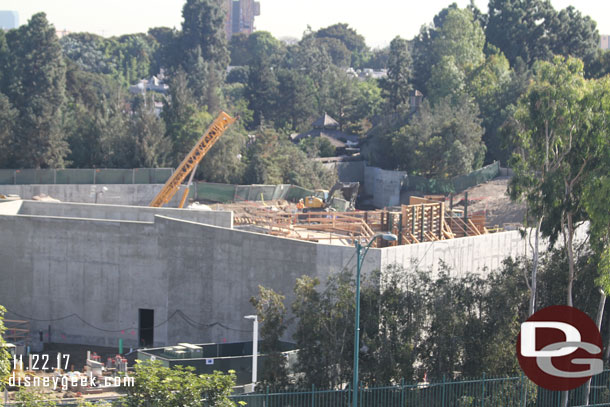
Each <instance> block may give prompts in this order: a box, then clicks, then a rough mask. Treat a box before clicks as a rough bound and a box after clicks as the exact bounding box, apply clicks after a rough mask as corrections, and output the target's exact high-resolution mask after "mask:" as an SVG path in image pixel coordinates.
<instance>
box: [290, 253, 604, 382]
mask: <svg viewBox="0 0 610 407" xmlns="http://www.w3.org/2000/svg"><path fill="white" fill-rule="evenodd" d="M590 254H591V253H590V252H589V251H588V250H587V249H586V248H585V249H583V251H582V252H579V253H578V254H577V258H578V260H577V262H578V264H579V267H583V268H586V269H587V270H588V271H587V272H586V273H584V274H583V276H582V280H581V284H580V285H579V287H578V288H577V289H576V290H575V305H576V306H577V307H579V308H580V309H582V310H584V311H585V312H586V313H588V314H589V315H590V316H592V317H593V316H594V314H595V312H596V308H597V305H596V304H595V303H594V302H592V301H590V298H591V297H592V296H596V295H597V291H596V290H597V288H596V283H595V279H594V278H592V276H594V273H593V272H592V270H593V269H594V268H595V265H594V264H591V263H590V262H589V261H588V258H589V257H590ZM567 263H568V260H567V257H566V256H565V253H563V252H562V251H551V252H548V253H547V254H546V255H545V256H543V261H542V262H541V265H540V269H539V289H538V295H537V303H536V309H540V308H543V307H546V306H550V305H555V304H557V303H559V302H560V301H561V298H563V295H564V294H563V287H564V283H565V279H566V274H565V271H564V270H565V268H566V266H567ZM530 267H531V265H530V264H529V260H526V259H523V258H521V259H511V258H507V259H505V260H504V261H503V263H502V266H501V267H500V268H499V269H498V270H493V271H486V274H484V275H483V274H470V273H466V274H464V275H461V276H456V275H455V273H454V272H453V271H452V270H451V269H450V268H449V267H447V266H446V265H444V264H441V265H440V266H439V269H438V270H437V271H436V272H434V273H433V272H431V271H430V270H421V269H418V268H417V265H412V266H411V267H410V268H409V269H405V268H403V267H402V266H400V265H392V266H389V267H388V268H387V269H386V270H384V271H383V272H374V273H371V274H370V275H369V276H368V277H367V278H364V279H363V282H362V292H361V344H360V345H361V346H360V352H361V353H360V361H361V363H360V378H361V380H362V381H363V383H365V384H366V385H368V386H375V385H377V386H378V385H381V384H384V385H385V384H387V383H392V382H399V381H400V380H401V379H405V380H408V381H410V380H418V379H421V378H422V377H423V376H424V374H425V373H427V375H428V378H429V379H432V380H440V379H441V378H442V377H443V376H447V377H455V378H458V377H462V378H464V377H480V376H481V375H483V374H487V375H494V376H504V375H511V374H517V373H518V372H520V367H519V364H518V361H517V358H516V357H515V352H514V346H515V337H516V336H517V335H518V333H519V330H520V324H521V322H523V321H524V320H525V319H527V316H528V307H529V304H528V302H529V288H528V285H527V282H526V280H525V279H524V276H525V273H527V272H528V270H529V269H530ZM294 292H295V300H294V303H293V304H292V309H293V312H294V314H295V317H297V318H298V321H297V326H296V329H295V334H294V339H295V340H296V342H297V346H298V347H299V349H300V353H299V365H298V371H300V372H303V376H302V379H301V380H302V383H301V384H302V385H305V386H310V385H312V384H314V385H316V386H320V387H326V388H329V387H333V386H336V385H338V384H339V383H342V382H349V379H350V377H351V374H352V372H351V367H352V362H353V342H352V340H353V339H352V338H353V334H354V332H353V329H354V321H353V318H354V298H355V282H354V280H353V278H352V275H351V274H350V273H349V272H341V273H338V274H335V275H332V276H331V277H330V278H329V279H328V282H327V283H326V284H325V285H324V286H323V287H320V282H319V280H317V279H314V278H311V277H308V276H303V277H301V278H300V279H298V280H297V282H296V285H295V289H294ZM608 322H609V321H607V322H606V323H608ZM606 326H607V325H606Z"/></svg>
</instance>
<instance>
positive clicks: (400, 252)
mask: <svg viewBox="0 0 610 407" xmlns="http://www.w3.org/2000/svg"><path fill="white" fill-rule="evenodd" d="M529 254H531V251H530V248H529V246H528V245H527V242H526V241H525V240H523V239H521V236H520V234H519V232H518V231H516V230H515V231H509V232H502V233H492V234H488V235H481V236H472V237H464V238H460V239H451V240H439V241H436V242H426V243H420V244H413V245H404V246H395V247H388V248H386V249H383V254H382V257H381V262H382V264H384V265H389V264H393V263H399V264H403V265H405V266H409V265H413V266H418V267H420V268H423V269H425V268H432V270H433V271H438V268H439V265H440V263H441V262H444V263H445V264H447V265H448V266H449V267H451V270H452V273H455V275H458V276H460V275H464V274H466V273H468V272H477V271H478V272H483V271H484V270H485V269H488V270H494V269H497V268H499V267H500V266H501V265H502V260H504V259H505V258H506V257H508V256H513V257H517V256H523V255H529Z"/></svg>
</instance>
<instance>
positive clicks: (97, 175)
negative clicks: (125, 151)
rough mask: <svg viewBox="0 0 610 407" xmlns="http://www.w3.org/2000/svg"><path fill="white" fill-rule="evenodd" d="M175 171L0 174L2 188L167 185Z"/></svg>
mask: <svg viewBox="0 0 610 407" xmlns="http://www.w3.org/2000/svg"><path fill="white" fill-rule="evenodd" d="M173 172H174V169H173V168H133V169H122V168H91V169H89V168H87V169H84V168H69V169H58V170H55V169H37V170H35V169H23V170H0V185H47V184H165V182H166V181H167V180H168V178H169V177H170V176H171V175H172V173H173Z"/></svg>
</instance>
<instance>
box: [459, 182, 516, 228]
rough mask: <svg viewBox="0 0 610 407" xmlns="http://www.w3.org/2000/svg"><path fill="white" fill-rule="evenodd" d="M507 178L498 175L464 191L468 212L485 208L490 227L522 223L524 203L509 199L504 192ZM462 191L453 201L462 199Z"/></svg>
mask: <svg viewBox="0 0 610 407" xmlns="http://www.w3.org/2000/svg"><path fill="white" fill-rule="evenodd" d="M509 180H510V177H498V178H494V179H493V180H491V181H489V182H486V183H485V184H480V185H477V186H475V187H472V188H469V189H467V190H466V191H464V192H468V202H469V205H468V212H471V211H473V212H476V211H482V210H485V211H486V214H487V225H488V226H491V227H494V226H496V225H497V226H504V225H505V224H512V223H523V218H524V216H525V205H524V204H522V203H515V202H512V201H511V200H510V198H509V196H508V195H507V193H506V188H507V186H508V181H509ZM464 192H462V193H460V194H458V195H456V196H455V197H454V198H453V199H454V202H459V201H461V200H463V198H464Z"/></svg>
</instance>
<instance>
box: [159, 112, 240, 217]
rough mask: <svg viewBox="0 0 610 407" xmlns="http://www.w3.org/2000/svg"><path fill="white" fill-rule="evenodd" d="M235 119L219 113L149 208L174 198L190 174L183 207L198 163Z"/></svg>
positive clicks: (182, 201) (161, 204) (182, 200)
mask: <svg viewBox="0 0 610 407" xmlns="http://www.w3.org/2000/svg"><path fill="white" fill-rule="evenodd" d="M235 120H237V119H235V118H233V117H231V116H229V115H228V114H227V113H225V112H220V113H219V114H218V117H217V118H216V119H215V120H214V121H213V122H212V124H211V125H210V127H209V128H208V129H207V131H206V132H205V133H204V134H203V136H202V137H201V139H199V141H198V142H197V144H196V145H195V147H193V149H192V150H191V152H190V153H188V155H187V156H186V158H185V159H184V160H182V162H181V163H180V165H179V166H178V168H176V171H174V173H173V174H172V175H171V177H169V179H168V180H167V182H166V183H165V185H164V186H163V188H162V189H161V191H160V192H159V193H158V194H157V196H155V198H154V199H153V200H152V202H151V203H150V205H148V206H151V207H155V208H159V207H161V206H163V205H165V204H166V203H168V202H169V201H171V199H172V198H173V197H174V195H175V194H176V192H178V190H179V189H180V185H182V183H183V182H184V180H185V179H186V177H187V176H188V175H189V174H191V177H190V178H189V182H188V184H187V185H186V190H185V191H184V194H183V195H182V199H181V200H180V205H179V208H182V207H183V206H184V202H185V201H186V198H187V196H188V192H189V187H190V184H191V181H192V180H193V175H195V170H196V169H197V166H198V165H199V162H200V161H201V159H202V158H203V156H205V155H206V154H207V152H208V151H209V150H210V148H212V146H213V145H214V143H216V141H217V140H218V139H219V138H220V136H222V133H224V131H225V130H226V129H227V127H229V126H230V125H231V124H232V123H233V122H235Z"/></svg>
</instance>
